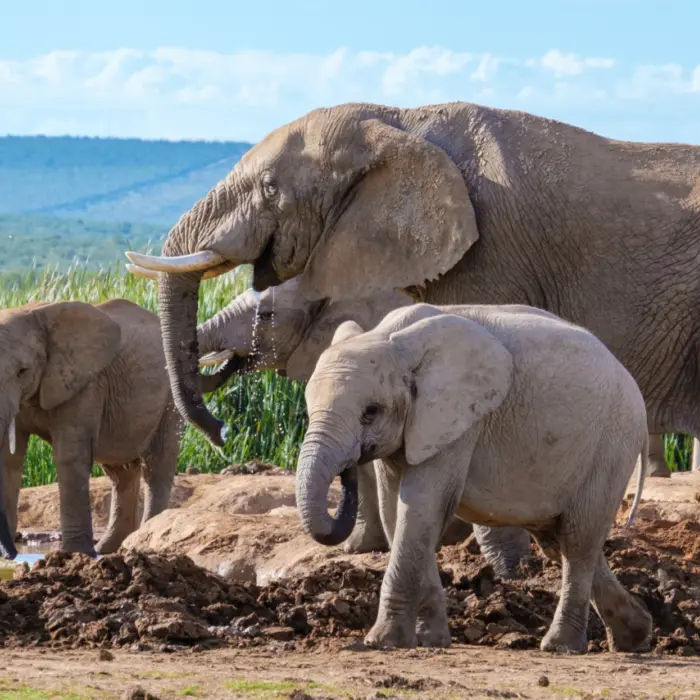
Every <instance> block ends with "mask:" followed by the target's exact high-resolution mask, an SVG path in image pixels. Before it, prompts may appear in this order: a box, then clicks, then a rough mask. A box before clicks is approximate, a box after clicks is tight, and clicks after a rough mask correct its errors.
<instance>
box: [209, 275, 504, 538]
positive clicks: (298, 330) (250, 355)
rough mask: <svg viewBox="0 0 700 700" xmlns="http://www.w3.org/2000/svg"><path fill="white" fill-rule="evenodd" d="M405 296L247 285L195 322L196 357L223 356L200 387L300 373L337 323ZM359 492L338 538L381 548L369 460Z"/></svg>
mask: <svg viewBox="0 0 700 700" xmlns="http://www.w3.org/2000/svg"><path fill="white" fill-rule="evenodd" d="M411 303H412V302H411V300H410V299H409V298H408V297H407V296H406V295H405V294H402V293H400V292H396V291H392V292H384V293H382V294H377V295H375V296H374V297H373V298H372V299H357V300H353V301H339V302H332V303H329V302H328V301H317V302H309V301H306V300H305V299H304V298H303V297H302V296H301V294H300V292H299V281H298V279H292V280H289V281H288V282H285V283H283V284H281V285H279V286H277V287H272V288H270V289H268V290H267V291H265V292H263V293H262V294H257V293H255V292H253V290H252V289H249V290H247V291H245V292H243V293H242V294H240V295H239V296H238V297H236V298H235V299H234V300H233V301H232V302H231V303H230V304H229V305H228V306H226V307H225V308H223V309H222V310H221V311H219V312H218V313H217V314H216V315H215V316H212V318H210V319H209V320H208V321H206V322H205V323H203V324H202V325H200V326H199V327H198V329H197V339H198V343H199V351H200V354H201V359H200V363H201V364H204V365H210V364H215V363H217V364H218V363H219V362H222V361H224V362H225V364H224V365H223V366H222V367H221V368H220V369H219V370H218V371H217V372H215V373H214V374H211V375H203V376H202V379H201V382H202V390H203V392H204V393H209V392H211V391H214V390H215V389H217V388H219V387H220V386H221V385H222V384H223V383H224V382H225V381H227V380H228V378H229V377H231V376H232V375H233V374H240V373H244V372H254V371H262V370H268V369H275V370H277V372H278V373H279V374H282V375H284V376H288V377H289V378H290V379H295V380H299V381H306V380H308V379H309V377H310V376H311V373H312V372H313V369H314V367H315V366H316V362H317V361H318V358H319V357H320V356H321V353H322V352H323V351H324V350H325V349H326V348H327V347H328V346H329V345H330V344H331V340H332V339H333V334H334V333H335V331H336V330H337V329H338V326H340V324H341V323H343V322H344V321H349V320H352V321H354V322H356V323H358V324H360V325H361V326H362V327H364V328H373V327H374V326H375V325H376V324H377V323H379V321H381V319H382V318H384V316H386V314H387V313H388V312H389V311H392V310H394V309H397V308H400V307H405V306H409V305H410V304H411ZM358 492H359V507H358V513H357V521H356V523H355V528H354V529H353V532H352V534H351V535H350V537H349V538H348V539H347V540H346V542H345V545H344V548H345V551H347V552H370V551H386V550H388V548H389V544H388V542H387V539H386V536H385V534H384V529H383V527H382V523H381V520H380V517H379V502H378V498H377V481H376V476H375V472H374V469H373V467H372V465H367V467H366V468H365V469H363V470H362V472H361V473H360V475H359V487H358ZM471 531H472V527H471V525H470V524H468V523H464V522H463V521H461V520H459V519H457V518H455V520H454V522H453V524H452V525H451V527H450V528H448V529H447V530H446V532H445V535H444V537H443V540H442V542H443V544H453V543H456V542H460V541H462V540H464V539H465V538H466V537H468V536H469V534H471ZM507 544H510V542H508V543H507Z"/></svg>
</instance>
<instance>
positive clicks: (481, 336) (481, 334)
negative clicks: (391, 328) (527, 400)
mask: <svg viewBox="0 0 700 700" xmlns="http://www.w3.org/2000/svg"><path fill="white" fill-rule="evenodd" d="M389 340H390V342H391V343H392V344H393V345H394V346H395V348H396V350H397V352H398V353H399V356H400V357H402V358H403V359H404V361H405V362H407V364H408V367H409V370H410V372H411V374H412V381H413V382H414V386H415V391H414V392H413V394H414V398H413V404H412V406H411V408H410V410H409V412H408V416H407V419H406V425H405V427H404V446H405V452H406V460H407V462H408V463H409V464H419V463H420V462H423V461H425V460H426V459H429V458H430V457H434V456H435V455H436V454H437V453H438V452H440V451H441V450H442V449H444V448H445V447H447V446H448V445H449V444H451V443H453V442H454V441H455V440H457V439H458V438H460V437H461V436H462V435H463V434H464V433H465V432H466V431H467V430H468V429H469V428H470V427H471V426H472V425H474V424H475V423H476V422H477V421H479V420H480V419H482V418H483V417H484V416H486V415H488V414H489V413H491V412H492V411H494V410H496V409H497V408H498V407H499V406H500V405H501V403H502V402H503V399H504V398H505V396H506V394H507V393H508V390H509V388H510V384H511V376H512V372H513V358H512V356H511V354H510V353H509V352H508V350H507V349H506V348H505V346H504V345H503V344H502V343H501V342H500V341H499V340H498V339H497V338H495V337H494V336H493V335H492V334H491V333H489V332H488V331H487V330H486V329H485V328H484V327H483V326H480V325H479V324H478V323H475V322H474V321H471V320H468V319H466V318H462V317H461V316H455V315H452V314H444V315H441V316H433V317H432V318H425V319H423V320H421V321H418V322H417V323H414V324H413V325H412V326H409V327H407V328H405V329H404V330H401V331H397V332H396V333H393V334H392V335H391V336H390V337H389Z"/></svg>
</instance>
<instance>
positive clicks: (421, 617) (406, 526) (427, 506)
mask: <svg viewBox="0 0 700 700" xmlns="http://www.w3.org/2000/svg"><path fill="white" fill-rule="evenodd" d="M460 472H461V473H460ZM387 474H390V472H387V471H386V470H385V475H387ZM389 480H390V481H391V480H392V477H391V476H389ZM465 480H466V471H464V470H460V469H455V468H454V467H453V466H451V465H446V464H444V463H438V464H435V465H431V467H430V468H426V467H424V466H422V465H417V466H407V467H406V468H405V469H404V470H403V474H402V476H401V482H400V487H399V497H398V498H397V499H395V500H394V503H395V506H394V507H395V509H396V518H395V528H394V531H393V536H392V534H391V533H390V532H387V537H388V539H389V541H390V542H391V554H390V557H389V565H388V567H387V570H386V573H385V574H384V580H383V581H382V587H381V592H380V597H379V611H378V613H377V620H376V621H375V623H374V625H373V627H372V629H371V630H370V631H369V633H368V635H367V636H366V638H365V643H366V644H367V645H369V646H377V647H383V648H392V647H409V648H410V647H414V646H415V645H416V643H417V641H418V634H420V637H421V641H422V642H423V643H425V644H430V645H434V646H442V647H446V646H449V645H450V641H451V637H450V632H449V626H448V622H447V615H446V604H445V594H444V590H443V588H442V585H441V583H440V577H439V573H438V568H437V557H436V550H437V546H438V544H439V540H440V537H441V535H442V532H443V530H444V528H445V523H446V522H448V521H449V520H450V519H451V518H452V515H453V513H454V511H455V508H456V505H457V503H458V502H459V499H460V497H461V495H462V491H463V489H464V482H465ZM385 517H387V519H388V520H390V519H391V511H390V510H389V511H388V512H387V513H386V514H385V512H384V511H382V520H384V518H385ZM387 524H388V526H389V528H390V527H391V522H388V523H387Z"/></svg>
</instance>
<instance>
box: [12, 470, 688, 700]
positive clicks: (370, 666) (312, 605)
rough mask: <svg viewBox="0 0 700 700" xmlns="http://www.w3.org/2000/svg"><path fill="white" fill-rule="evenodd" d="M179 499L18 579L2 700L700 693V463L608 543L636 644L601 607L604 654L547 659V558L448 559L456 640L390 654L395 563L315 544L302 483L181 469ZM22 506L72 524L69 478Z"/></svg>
mask: <svg viewBox="0 0 700 700" xmlns="http://www.w3.org/2000/svg"><path fill="white" fill-rule="evenodd" d="M93 481H94V482H95V483H93V485H92V487H93V489H92V490H93V503H96V504H97V507H96V509H95V519H96V521H97V523H98V525H99V524H103V523H104V519H105V518H106V513H107V512H108V488H107V484H105V483H104V480H97V479H96V480H93ZM628 504H629V501H626V503H625V504H623V507H622V508H621V512H620V520H621V521H622V519H623V518H624V513H625V511H626V509H627V508H628ZM172 505H174V506H175V507H173V508H171V509H170V510H168V511H166V512H165V513H163V514H161V515H160V516H158V518H155V519H154V520H153V521H151V522H150V523H148V524H147V525H146V527H144V528H143V529H142V530H141V531H140V532H138V533H135V534H134V535H132V536H131V538H129V541H128V542H127V543H126V544H127V545H128V546H127V547H126V548H125V550H124V551H123V553H120V554H119V555H114V556H112V557H107V558H105V559H102V560H99V561H97V562H96V561H92V560H89V559H87V558H84V557H70V556H66V555H62V554H54V555H51V556H50V557H49V558H48V560H47V561H46V563H45V564H43V566H37V567H35V569H34V570H32V571H31V572H28V573H24V574H22V575H21V576H20V577H18V578H17V579H15V580H14V581H12V582H7V583H5V584H2V585H1V586H0V646H4V647H5V648H4V649H3V650H2V651H0V698H4V697H7V698H14V697H16V698H20V697H26V698H30V697H31V698H41V697H61V696H65V697H148V696H149V695H148V694H149V693H150V695H151V696H152V697H161V698H163V697H173V698H174V697H186V696H197V697H212V698H216V697H246V698H255V697H283V698H284V697H288V698H297V699H301V698H306V697H317V698H321V697H338V698H340V697H361V698H369V697H415V696H419V697H428V696H429V697H450V698H458V697H470V698H471V697H474V698H478V697H489V698H493V697H500V698H520V697H522V698H551V697H584V698H589V697H601V698H603V697H612V698H638V697H639V698H647V697H649V698H657V697H664V698H673V697H678V698H681V697H682V698H686V697H687V698H700V524H699V523H700V474H697V473H696V474H692V475H690V474H689V475H680V476H674V477H673V478H672V479H670V480H669V479H654V480H651V479H649V480H647V488H646V489H645V500H644V503H643V504H642V507H641V508H640V511H639V514H638V520H637V526H636V528H635V530H634V532H632V533H630V532H627V531H624V530H622V529H620V528H616V529H615V530H614V531H613V533H611V537H610V538H609V540H608V542H607V545H606V553H607V554H608V557H609V560H610V562H611V566H612V567H613V569H614V570H615V572H616V574H617V575H618V577H619V578H620V580H621V581H622V583H623V584H624V585H625V586H626V587H627V588H628V589H629V590H631V591H633V592H634V593H635V594H636V595H637V596H639V597H640V598H641V600H642V601H643V602H644V603H645V604H646V606H647V608H648V609H649V610H650V612H651V613H652V616H653V617H654V622H655V632H654V637H653V639H652V640H651V641H650V645H649V651H648V652H646V653H641V654H636V655H625V654H614V653H609V652H608V651H606V649H607V643H606V641H605V638H604V634H603V630H602V626H601V625H600V623H599V621H598V620H597V618H595V617H594V616H593V615H592V616H591V619H590V621H589V638H590V640H591V641H590V645H589V650H590V651H591V652H592V653H589V654H588V655H587V656H585V657H575V656H561V655H551V654H543V653H541V652H539V651H537V650H536V647H537V645H538V643H539V639H540V638H541V636H542V634H543V632H544V630H545V629H546V626H547V625H548V624H549V621H550V620H551V614H552V612H553V609H554V606H555V605H556V600H557V597H556V595H557V589H558V580H559V570H558V569H557V567H556V566H554V565H552V564H550V563H548V562H546V561H545V560H543V559H542V558H541V557H540V556H539V554H538V552H537V551H535V550H534V549H533V553H532V554H533V556H532V557H531V559H530V561H529V562H527V563H526V565H525V566H524V567H523V571H522V574H523V578H522V579H521V580H520V581H508V582H506V581H499V580H497V579H494V577H493V575H492V573H491V571H490V569H489V568H488V567H485V566H484V563H483V560H482V559H481V557H480V555H479V554H478V547H477V546H476V544H475V543H474V542H473V541H471V540H468V541H467V542H465V543H462V544H461V545H457V546H454V547H445V548H443V549H442V551H441V552H440V566H441V569H442V571H443V582H444V583H445V586H446V591H447V595H448V601H449V612H450V622H451V630H452V636H453V646H452V647H451V648H450V649H449V650H447V651H442V650H441V651H431V650H423V649H418V650H414V651H394V652H376V651H370V650H367V649H366V648H364V646H363V644H362V641H361V640H362V637H363V634H364V631H366V629H367V627H368V625H369V624H371V621H372V619H373V615H374V614H375V611H376V602H377V595H378V589H379V585H380V582H381V575H382V571H383V569H384V568H385V565H386V555H381V554H371V555H359V556H351V555H346V554H344V553H342V551H340V550H339V549H338V548H331V549H329V548H323V547H319V546H318V545H315V544H314V543H312V542H311V541H310V540H309V539H308V538H306V537H304V535H303V534H302V533H301V531H300V530H299V524H298V519H297V518H296V513H295V511H294V481H293V479H292V478H291V477H289V476H284V475H280V474H279V473H275V472H273V471H270V470H265V471H263V473H262V474H260V475H256V476H250V475H247V476H246V475H237V476H231V475H228V476H226V475H224V476H211V475H198V476H183V477H178V479H177V484H176V489H175V493H174V498H173V503H172ZM21 508H22V513H21V521H20V522H21V524H22V527H24V528H31V529H32V530H50V529H53V528H54V527H56V525H57V518H56V515H57V493H56V489H55V487H45V488H43V489H26V490H25V491H24V492H23V494H22V506H21ZM101 519H102V520H101ZM145 550H148V553H145ZM200 567H205V568H200ZM212 572H215V573H212ZM280 579H281V580H280ZM465 642H468V643H465ZM138 686H140V687H141V689H142V691H143V692H141V694H139V692H140V691H138V689H137V687H138ZM42 691H43V693H46V694H42Z"/></svg>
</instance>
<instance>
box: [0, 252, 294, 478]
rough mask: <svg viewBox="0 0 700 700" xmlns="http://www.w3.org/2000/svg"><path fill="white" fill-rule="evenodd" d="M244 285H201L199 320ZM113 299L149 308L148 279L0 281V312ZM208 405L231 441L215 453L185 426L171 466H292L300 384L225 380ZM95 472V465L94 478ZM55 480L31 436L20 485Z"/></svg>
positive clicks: (153, 306) (82, 272) (265, 375)
mask: <svg viewBox="0 0 700 700" xmlns="http://www.w3.org/2000/svg"><path fill="white" fill-rule="evenodd" d="M248 286H250V270H249V269H245V270H243V271H242V272H237V273H229V274H227V275H224V276H222V277H219V278H216V279H214V280H209V281H206V282H204V283H203V284H202V289H201V293H200V304H199V313H200V321H204V320H206V319H207V318H210V317H211V316H213V315H214V314H215V313H216V312H217V311H218V310H219V309H221V308H222V307H223V306H225V305H226V304H227V303H228V302H229V301H230V300H231V299H232V298H233V297H234V295H236V294H239V293H240V292H241V291H243V290H244V289H245V288H246V287H248ZM117 297H121V298H124V299H129V300H131V301H133V302H135V303H137V304H140V305H141V306H143V307H145V308H147V309H150V310H151V311H156V310H157V290H156V285H155V283H154V282H152V281H150V280H144V279H141V278H137V277H134V276H132V275H130V274H128V273H127V272H126V271H124V268H123V267H122V266H121V263H120V264H119V266H115V267H113V268H111V269H107V270H102V271H91V270H86V269H84V268H82V267H77V266H76V267H73V268H72V269H69V270H67V271H66V272H58V271H55V270H30V271H28V272H27V273H25V275H24V276H23V277H17V276H15V277H14V278H13V279H12V280H11V281H9V280H7V279H2V280H0V307H8V306H18V305H20V304H25V303H27V302H30V301H36V300H42V301H58V300H63V299H75V300H80V301H87V302H90V303H93V304H95V303H100V302H103V301H107V300H108V299H114V298H117ZM208 405H209V406H210V408H211V409H212V410H213V412H214V413H215V414H216V415H217V416H219V417H220V418H221V419H222V420H224V421H226V423H227V425H228V426H229V427H230V429H231V433H230V434H231V437H230V438H229V441H228V442H227V444H226V445H225V446H224V448H223V449H221V450H219V449H216V448H214V447H212V446H211V444H210V443H209V442H207V440H206V439H205V438H204V437H203V436H202V434H201V433H200V432H199V431H197V430H195V429H194V428H192V427H190V426H188V427H187V428H186V430H185V434H184V435H183V440H182V444H181V452H180V462H179V467H180V469H181V470H183V469H185V468H186V467H188V466H196V467H197V468H198V469H200V470H201V471H220V470H221V469H222V468H224V467H226V466H228V465H229V464H232V463H245V462H247V461H249V460H251V459H261V460H263V461H266V462H271V463H274V464H279V465H281V466H283V467H287V468H293V467H294V466H295V464H296V459H297V455H298V450H299V446H300V442H301V440H302V438H303V435H304V431H305V429H306V424H307V417H306V405H305V403H304V393H303V386H302V385H300V384H299V383H296V382H292V381H290V380H288V379H286V378H283V377H279V376H277V374H275V373H274V372H262V373H256V374H252V375H249V376H247V377H236V378H233V379H232V380H231V381H230V382H229V383H228V384H227V385H226V386H224V387H222V388H221V389H219V391H218V392H216V393H215V394H213V395H211V396H210V397H209V400H208ZM100 473H101V470H99V468H97V467H96V468H95V471H94V474H100ZM55 479H56V468H55V465H54V463H53V459H52V457H51V448H50V447H49V446H48V445H47V444H46V443H44V442H42V441H41V440H40V439H38V438H36V437H33V438H32V440H31V442H30V446H29V452H28V455H27V460H26V466H25V471H24V480H23V485H24V486H39V485H42V484H48V483H51V482H53V481H55Z"/></svg>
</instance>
